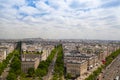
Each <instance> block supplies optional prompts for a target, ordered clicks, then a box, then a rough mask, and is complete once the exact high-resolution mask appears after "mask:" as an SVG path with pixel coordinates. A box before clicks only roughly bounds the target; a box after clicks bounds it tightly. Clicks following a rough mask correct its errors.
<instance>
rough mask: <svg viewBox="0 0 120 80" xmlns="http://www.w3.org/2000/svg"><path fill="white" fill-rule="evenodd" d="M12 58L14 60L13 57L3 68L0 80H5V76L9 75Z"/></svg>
mask: <svg viewBox="0 0 120 80" xmlns="http://www.w3.org/2000/svg"><path fill="white" fill-rule="evenodd" d="M13 58H14V56H13V57H12V58H11V59H10V61H9V64H8V65H7V67H6V68H5V70H4V72H3V73H2V75H1V78H2V79H1V80H6V78H7V75H8V74H9V70H10V63H11V61H12V60H13Z"/></svg>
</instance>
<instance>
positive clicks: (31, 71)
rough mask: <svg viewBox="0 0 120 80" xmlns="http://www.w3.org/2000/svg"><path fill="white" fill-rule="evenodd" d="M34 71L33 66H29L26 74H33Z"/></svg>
mask: <svg viewBox="0 0 120 80" xmlns="http://www.w3.org/2000/svg"><path fill="white" fill-rule="evenodd" d="M34 73H35V70H34V68H29V69H28V75H29V76H33V74H34Z"/></svg>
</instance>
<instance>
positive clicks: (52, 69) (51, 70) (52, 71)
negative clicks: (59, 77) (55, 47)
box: [43, 52, 58, 80]
mask: <svg viewBox="0 0 120 80" xmlns="http://www.w3.org/2000/svg"><path fill="white" fill-rule="evenodd" d="M57 54H58V52H56V54H55V56H54V58H53V60H52V62H51V64H50V66H49V68H48V74H47V75H46V76H45V77H44V78H43V80H50V79H51V78H52V76H53V75H52V74H53V73H54V65H55V62H56V58H57Z"/></svg>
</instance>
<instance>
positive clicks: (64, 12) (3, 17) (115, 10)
mask: <svg viewBox="0 0 120 80" xmlns="http://www.w3.org/2000/svg"><path fill="white" fill-rule="evenodd" d="M35 37H41V38H49V39H61V38H65V39H70V38H72V39H112V40H120V0H0V38H5V39H6V38H35Z"/></svg>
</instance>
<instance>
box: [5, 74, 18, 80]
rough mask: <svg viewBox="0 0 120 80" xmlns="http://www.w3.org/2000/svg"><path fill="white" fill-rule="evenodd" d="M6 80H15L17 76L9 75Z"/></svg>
mask: <svg viewBox="0 0 120 80" xmlns="http://www.w3.org/2000/svg"><path fill="white" fill-rule="evenodd" d="M7 80H17V76H16V75H15V74H14V73H9V75H8V76H7Z"/></svg>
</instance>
